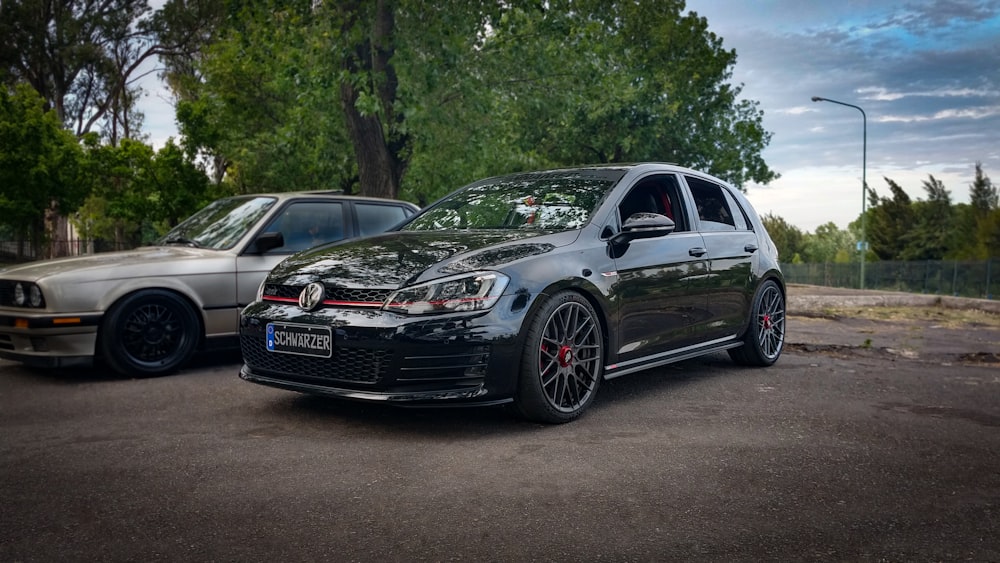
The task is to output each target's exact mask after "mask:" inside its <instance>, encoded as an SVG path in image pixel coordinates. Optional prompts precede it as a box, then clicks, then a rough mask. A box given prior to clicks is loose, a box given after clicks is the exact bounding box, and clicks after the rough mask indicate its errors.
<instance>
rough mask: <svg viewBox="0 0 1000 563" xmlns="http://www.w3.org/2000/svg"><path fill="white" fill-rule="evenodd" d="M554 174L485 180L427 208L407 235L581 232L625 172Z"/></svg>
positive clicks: (409, 225)
mask: <svg viewBox="0 0 1000 563" xmlns="http://www.w3.org/2000/svg"><path fill="white" fill-rule="evenodd" d="M609 172H612V171H610V170H609V171H601V172H597V173H595V172H594V171H553V172H541V173H532V174H517V175H513V176H504V177H500V178H495V179H492V180H487V181H486V182H485V183H482V184H476V185H472V186H468V187H466V188H464V189H462V190H459V191H457V192H455V193H453V194H451V195H449V196H448V197H446V198H445V199H443V200H441V201H440V202H438V203H437V204H435V205H434V206H432V207H429V208H427V209H425V210H424V211H423V212H421V213H420V214H419V215H418V216H417V217H416V218H415V219H413V220H412V221H411V222H410V223H408V224H406V225H405V226H404V227H403V230H406V231H431V230H440V229H539V230H569V229H579V228H582V227H583V226H584V225H586V224H587V221H589V220H590V215H591V213H593V212H594V210H595V209H597V205H598V204H599V203H600V202H601V200H602V199H603V198H604V196H605V195H606V194H607V192H608V190H610V189H611V187H612V186H614V185H615V183H616V182H617V181H618V180H619V179H620V178H621V176H622V174H623V173H622V172H620V171H614V172H613V173H609Z"/></svg>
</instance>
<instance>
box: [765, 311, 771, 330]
mask: <svg viewBox="0 0 1000 563" xmlns="http://www.w3.org/2000/svg"><path fill="white" fill-rule="evenodd" d="M770 328H771V315H766V314H765V315H764V330H769V329H770Z"/></svg>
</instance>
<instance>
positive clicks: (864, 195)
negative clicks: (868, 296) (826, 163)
mask: <svg viewBox="0 0 1000 563" xmlns="http://www.w3.org/2000/svg"><path fill="white" fill-rule="evenodd" d="M812 101H814V102H830V103H833V104H839V105H842V106H847V107H849V108H854V109H856V110H858V111H860V112H861V126H862V128H861V241H860V244H861V283H860V284H859V285H860V287H861V289H864V288H865V252H867V251H868V242H867V241H866V240H865V209H866V207H867V204H868V184H867V183H865V168H867V166H868V116H867V115H865V110H863V109H861V108H860V107H858V106H856V105H854V104H845V103H844V102H838V101H837V100H831V99H830V98H821V97H819V96H813V97H812Z"/></svg>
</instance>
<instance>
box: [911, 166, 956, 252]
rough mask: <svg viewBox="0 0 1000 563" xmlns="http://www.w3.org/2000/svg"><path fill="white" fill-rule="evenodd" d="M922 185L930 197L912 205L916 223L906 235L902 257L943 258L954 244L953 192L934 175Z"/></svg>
mask: <svg viewBox="0 0 1000 563" xmlns="http://www.w3.org/2000/svg"><path fill="white" fill-rule="evenodd" d="M923 188H924V191H926V192H927V200H926V201H917V202H915V203H914V204H913V206H912V209H913V211H914V215H915V218H916V225H912V224H911V225H910V226H909V231H908V232H907V233H906V234H905V235H904V237H903V240H904V241H905V243H906V246H905V248H904V249H903V250H902V252H901V253H900V256H899V258H900V259H902V260H940V259H942V258H945V257H948V255H949V253H950V251H951V249H952V248H953V246H954V243H953V233H954V230H953V228H954V219H953V218H954V209H953V208H952V205H951V193H950V192H949V191H948V189H947V188H945V187H944V184H943V183H942V182H941V181H940V180H938V179H937V178H935V177H934V176H933V175H931V176H929V178H928V179H927V180H924V182H923Z"/></svg>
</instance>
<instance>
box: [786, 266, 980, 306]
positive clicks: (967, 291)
mask: <svg viewBox="0 0 1000 563" xmlns="http://www.w3.org/2000/svg"><path fill="white" fill-rule="evenodd" d="M781 270H782V272H784V274H785V280H786V281H787V282H789V283H803V284H810V285H825V286H829V287H853V288H858V287H859V286H860V284H861V264H860V263H853V264H832V263H824V264H782V265H781ZM998 270H1000V259H997V258H993V259H990V260H984V261H978V262H977V261H962V260H927V261H920V262H868V263H866V264H865V284H864V287H865V289H881V290H887V291H905V292H909V293H928V294H935V295H953V296H956V297H976V298H980V299H993V298H994V297H995V296H997V295H1000V271H998Z"/></svg>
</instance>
